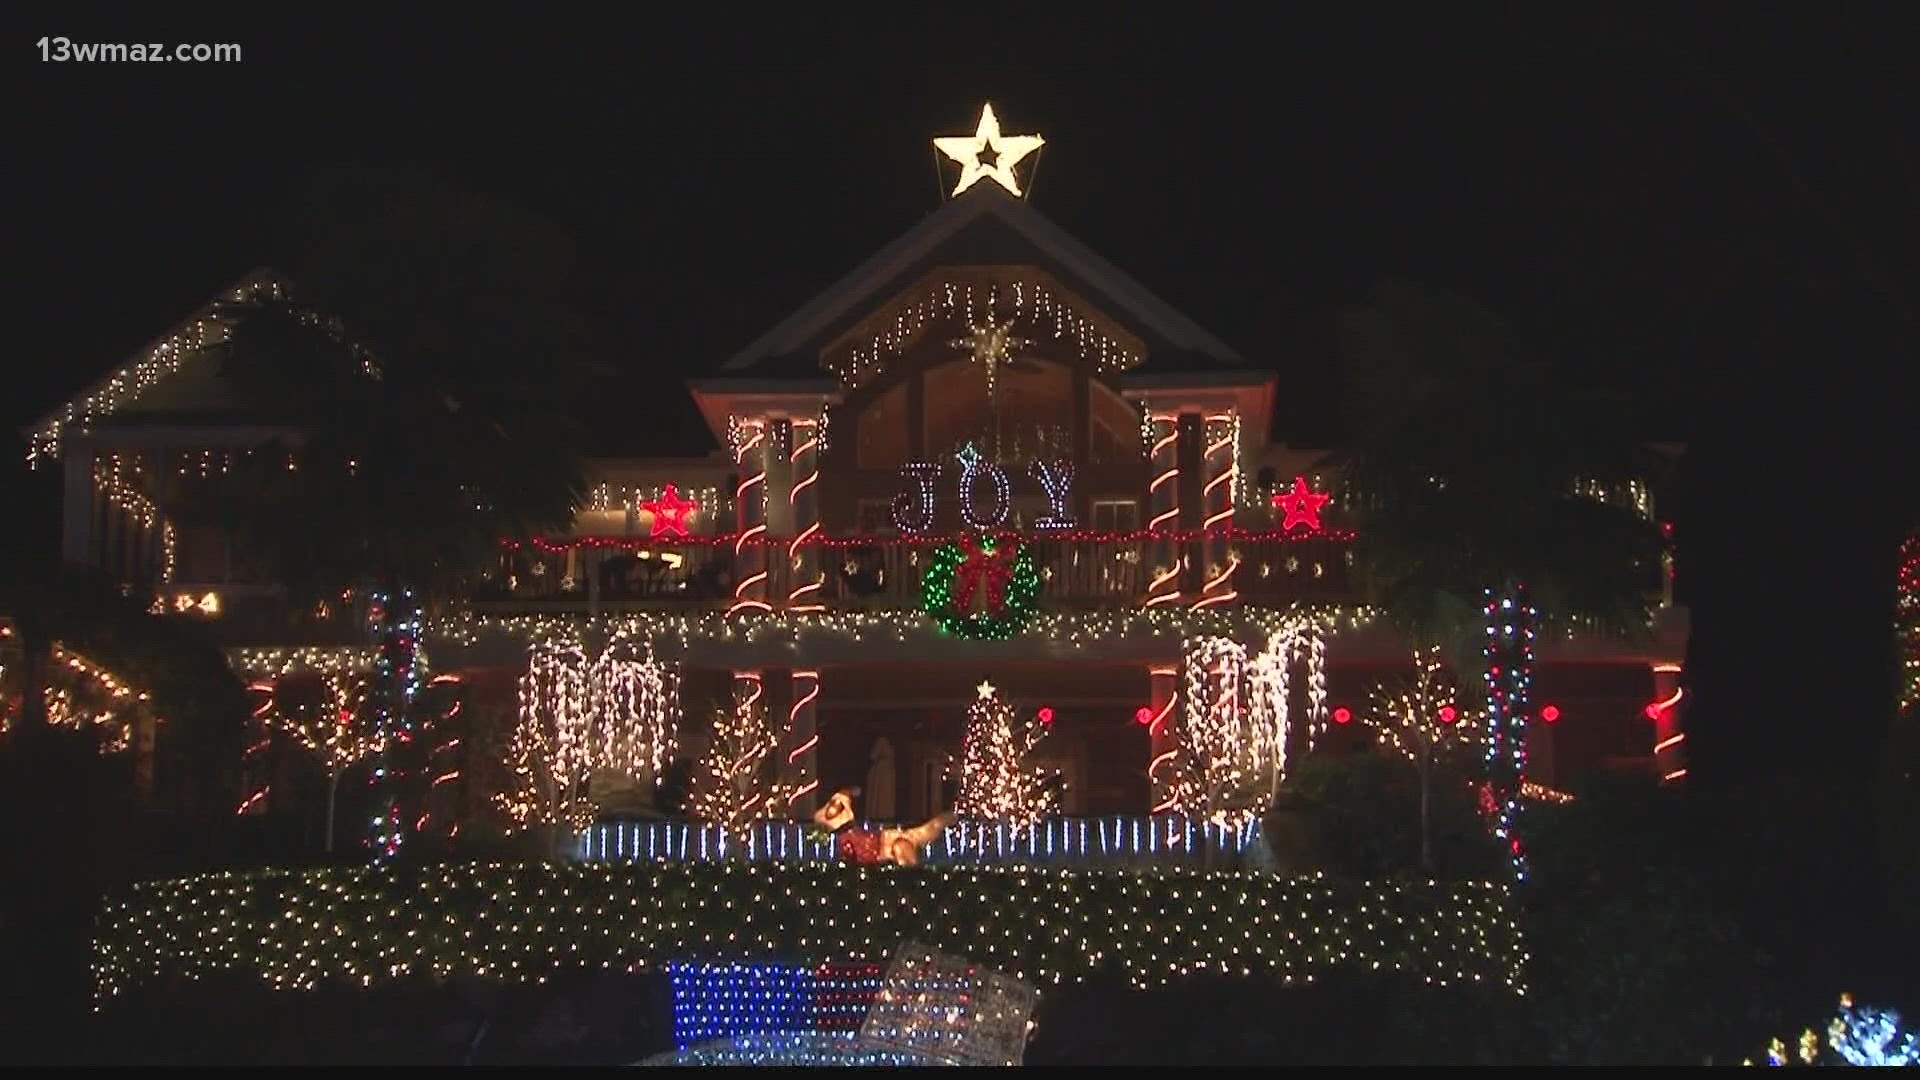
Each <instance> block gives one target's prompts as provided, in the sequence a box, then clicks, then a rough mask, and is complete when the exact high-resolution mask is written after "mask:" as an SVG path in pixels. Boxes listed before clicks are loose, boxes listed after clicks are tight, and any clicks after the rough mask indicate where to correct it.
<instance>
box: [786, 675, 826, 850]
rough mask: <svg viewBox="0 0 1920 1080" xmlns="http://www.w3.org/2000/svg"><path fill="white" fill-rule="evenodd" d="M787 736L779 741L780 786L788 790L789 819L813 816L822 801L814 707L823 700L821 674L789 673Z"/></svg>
mask: <svg viewBox="0 0 1920 1080" xmlns="http://www.w3.org/2000/svg"><path fill="white" fill-rule="evenodd" d="M787 690H788V694H787V723H786V733H785V735H784V737H782V738H781V740H780V784H781V786H782V787H783V788H785V789H786V791H787V816H788V817H792V818H797V819H799V820H802V821H804V820H807V819H808V818H811V817H813V811H814V809H815V808H816V807H817V806H818V804H819V801H820V774H819V771H818V768H817V766H818V757H819V755H818V753H817V752H816V751H817V750H818V749H819V746H820V728H819V724H818V721H817V720H816V719H815V712H814V704H815V702H817V701H818V700H819V698H820V673H819V672H818V671H815V670H812V669H806V670H802V669H799V668H796V669H794V670H793V671H791V672H789V673H788V674H787Z"/></svg>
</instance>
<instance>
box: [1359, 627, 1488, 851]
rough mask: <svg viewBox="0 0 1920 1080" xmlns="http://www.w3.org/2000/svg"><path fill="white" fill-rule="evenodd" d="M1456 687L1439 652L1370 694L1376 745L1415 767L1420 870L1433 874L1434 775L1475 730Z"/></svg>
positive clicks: (1425, 654) (1418, 655)
mask: <svg viewBox="0 0 1920 1080" xmlns="http://www.w3.org/2000/svg"><path fill="white" fill-rule="evenodd" d="M1457 691H1458V688H1457V687H1456V686H1455V685H1454V682H1453V679H1452V678H1451V677H1450V676H1449V675H1448V674H1447V669H1446V665H1445V664H1443V663H1442V662H1441V659H1440V650H1439V649H1438V648H1429V649H1424V650H1420V651H1417V652H1415V653H1414V654H1413V674H1412V675H1411V676H1402V677H1400V678H1398V679H1392V680H1387V681H1383V682H1381V683H1379V684H1378V685H1376V686H1375V687H1374V690H1373V722H1374V726H1375V728H1376V729H1377V730H1378V732H1379V736H1380V743H1381V745H1383V746H1389V747H1392V748H1393V749H1394V750H1395V751H1397V752H1399V754H1400V755H1401V756H1402V757H1405V758H1406V759H1407V760H1408V761H1411V762H1412V763H1413V767H1414V769H1415V771H1417V772H1418V773H1419V774H1420V865H1421V867H1422V868H1424V869H1425V870H1427V871H1428V872H1429V873H1431V872H1432V870H1433V825H1432V806H1433V782H1434V775H1435V773H1436V772H1437V771H1438V769H1439V766H1440V765H1441V764H1442V763H1443V762H1444V760H1445V758H1446V755H1447V752H1448V751H1449V750H1451V749H1453V748H1454V747H1458V746H1463V745H1466V744H1469V743H1472V742H1473V741H1475V738H1476V736H1477V731H1478V729H1477V728H1476V727H1475V726H1474V724H1473V723H1472V722H1471V721H1470V720H1469V719H1468V718H1467V717H1466V715H1465V714H1464V713H1463V712H1462V711H1461V709H1460V706H1459V701H1458V699H1459V694H1458V692H1457Z"/></svg>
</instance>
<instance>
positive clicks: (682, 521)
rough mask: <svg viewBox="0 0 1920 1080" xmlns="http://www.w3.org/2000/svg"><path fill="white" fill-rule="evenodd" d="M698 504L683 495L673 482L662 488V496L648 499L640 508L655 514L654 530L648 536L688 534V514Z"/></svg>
mask: <svg viewBox="0 0 1920 1080" xmlns="http://www.w3.org/2000/svg"><path fill="white" fill-rule="evenodd" d="M696 505H698V504H696V503H695V502H694V501H693V500H692V499H689V498H685V497H683V496H682V495H681V494H680V492H679V489H677V488H675V487H674V486H673V485H672V484H668V485H667V486H666V487H663V488H661V489H660V497H659V498H657V499H648V500H646V501H645V502H642V503H641V504H640V509H642V510H645V511H646V512H647V513H649V514H652V515H653V531H652V532H650V533H648V534H647V535H648V536H686V535H687V515H688V514H691V513H693V508H694V507H695V506H696Z"/></svg>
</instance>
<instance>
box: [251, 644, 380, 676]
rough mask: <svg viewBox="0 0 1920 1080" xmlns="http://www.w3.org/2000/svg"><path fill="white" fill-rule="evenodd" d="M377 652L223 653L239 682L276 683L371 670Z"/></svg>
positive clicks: (348, 648)
mask: <svg viewBox="0 0 1920 1080" xmlns="http://www.w3.org/2000/svg"><path fill="white" fill-rule="evenodd" d="M377 652H378V650H376V649H373V648H369V647H367V646H363V645H300V646H295V647H292V648H239V649H228V650H227V664H228V666H229V667H231V668H233V670H234V671H236V672H238V673H239V674H240V676H241V677H242V678H249V679H251V678H259V679H268V680H271V679H277V678H279V677H281V676H283V675H290V674H293V673H294V672H314V673H319V674H334V675H355V674H364V673H366V672H369V671H372V670H373V665H374V658H375V655H376V653H377Z"/></svg>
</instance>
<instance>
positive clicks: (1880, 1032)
mask: <svg viewBox="0 0 1920 1080" xmlns="http://www.w3.org/2000/svg"><path fill="white" fill-rule="evenodd" d="M1748 1064H1752V1062H1748ZM1767 1064H1769V1065H1858V1066H1873V1067H1886V1066H1893V1067H1898V1066H1902V1065H1904V1066H1908V1067H1912V1066H1915V1065H1920V1034H1915V1033H1914V1032H1913V1031H1912V1030H1909V1029H1906V1028H1903V1027H1902V1026H1901V1023H1900V1014H1899V1013H1897V1012H1894V1011H1893V1010H1891V1009H1876V1008H1870V1007H1867V1006H1857V1005H1855V1004H1854V1003H1853V996H1852V995H1850V994H1842V995H1841V996H1840V1009H1839V1011H1838V1012H1837V1013H1835V1014H1834V1017H1833V1019H1832V1020H1830V1021H1828V1022H1827V1030H1826V1034H1825V1038H1824V1039H1823V1038H1822V1037H1821V1033H1819V1032H1816V1031H1815V1030H1814V1029H1812V1028H1808V1029H1806V1030H1805V1031H1803V1032H1801V1033H1800V1038H1799V1039H1798V1040H1797V1042H1796V1045H1795V1046H1794V1047H1793V1048H1792V1049H1791V1050H1789V1049H1788V1047H1787V1044H1786V1042H1785V1040H1782V1039H1775V1040H1773V1042H1772V1043H1771V1044H1770V1045H1769V1046H1768V1047H1767Z"/></svg>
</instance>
